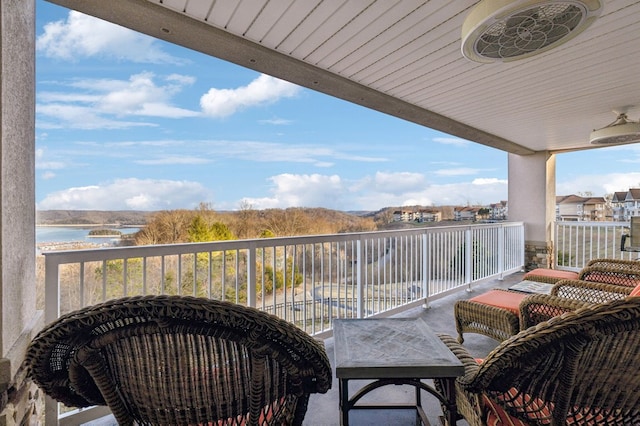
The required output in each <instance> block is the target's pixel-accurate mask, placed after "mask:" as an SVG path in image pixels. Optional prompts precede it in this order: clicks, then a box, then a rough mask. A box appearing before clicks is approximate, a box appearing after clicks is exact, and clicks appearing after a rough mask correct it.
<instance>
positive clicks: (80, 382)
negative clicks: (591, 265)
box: [25, 296, 332, 425]
mask: <svg viewBox="0 0 640 426" xmlns="http://www.w3.org/2000/svg"><path fill="white" fill-rule="evenodd" d="M25 363H26V366H27V368H28V371H30V374H31V375H32V377H33V379H34V381H35V382H36V384H38V385H39V386H40V387H41V388H42V389H43V390H44V392H45V393H47V394H48V395H49V396H51V397H52V398H54V399H56V400H57V401H60V402H62V403H64V404H65V405H67V406H72V407H86V406H91V405H107V406H109V408H110V409H111V411H112V412H113V414H114V416H115V418H116V420H117V421H118V423H119V424H123V425H131V424H133V423H134V422H135V423H136V424H145V425H147V424H149V425H151V424H153V425H169V424H172V425H196V424H205V425H206V424H209V425H212V424H215V425H247V424H250V425H258V424H260V425H266V424H277V425H283V424H287V425H288V424H294V425H300V424H302V420H303V418H304V416H305V413H306V410H307V403H308V400H309V396H310V393H316V392H318V393H325V392H326V391H327V390H328V389H329V388H330V387H331V380H332V371H331V367H330V365H329V360H328V358H327V355H326V352H325V350H324V346H323V345H322V344H321V343H319V342H318V341H316V340H314V339H313V338H311V337H310V336H309V335H308V334H306V333H304V332H303V331H302V330H300V329H299V328H297V327H295V326H294V325H292V324H290V323H288V322H286V321H283V320H281V319H279V318H277V317H275V316H273V315H269V314H267V313H264V312H261V311H259V310H257V309H253V308H248V307H244V306H240V305H237V304H231V303H227V302H220V301H215V300H209V299H204V298H195V297H182V296H141V297H130V298H123V299H117V300H112V301H109V302H105V303H102V304H100V305H96V306H91V307H88V308H85V309H81V310H79V311H76V312H72V313H70V314H67V315H65V316H63V317H61V318H59V319H58V320H57V321H55V322H54V323H52V324H51V325H49V326H47V327H46V328H45V329H44V330H43V331H41V332H40V333H39V334H38V335H37V336H36V337H35V338H34V340H33V341H32V342H31V345H30V347H29V349H28V352H27V356H26V359H25Z"/></svg>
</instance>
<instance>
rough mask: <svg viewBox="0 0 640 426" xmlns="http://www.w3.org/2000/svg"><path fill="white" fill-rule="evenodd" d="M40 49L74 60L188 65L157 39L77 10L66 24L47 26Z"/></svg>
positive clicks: (51, 56) (51, 23)
mask: <svg viewBox="0 0 640 426" xmlns="http://www.w3.org/2000/svg"><path fill="white" fill-rule="evenodd" d="M36 49H37V50H38V51H39V52H42V53H43V54H44V55H45V56H47V57H50V58H57V59H63V60H71V61H75V60H77V59H78V58H80V57H86V58H89V57H101V58H105V59H109V60H114V59H115V60H119V61H120V60H124V61H131V62H137V63H151V64H175V65H182V64H185V63H186V61H184V60H183V59H180V58H176V57H174V56H171V55H170V54H168V53H167V52H165V51H164V50H163V49H162V47H161V46H160V44H159V43H158V41H157V40H155V39H154V38H153V37H149V36H146V35H144V34H140V33H137V32H135V31H132V30H129V29H127V28H124V27H120V26H118V25H115V24H112V23H109V22H106V21H103V20H100V19H97V18H94V17H92V16H88V15H85V14H82V13H80V12H76V11H70V12H69V16H68V17H67V19H66V20H64V21H56V22H49V23H48V24H46V25H45V26H44V32H43V33H42V34H41V35H39V36H38V38H37V40H36Z"/></svg>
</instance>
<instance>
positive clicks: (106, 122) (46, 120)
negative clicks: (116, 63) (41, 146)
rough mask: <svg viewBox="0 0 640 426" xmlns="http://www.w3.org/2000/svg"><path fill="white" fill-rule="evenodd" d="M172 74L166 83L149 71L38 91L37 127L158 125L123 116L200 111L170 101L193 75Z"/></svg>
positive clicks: (172, 115)
mask: <svg viewBox="0 0 640 426" xmlns="http://www.w3.org/2000/svg"><path fill="white" fill-rule="evenodd" d="M182 77H184V78H180V76H178V75H177V74H172V75H171V76H169V77H167V78H166V79H165V81H164V84H162V83H160V84H157V83H156V82H155V80H156V76H155V74H153V73H150V72H143V73H139V74H134V75H132V76H131V77H130V78H129V79H128V80H116V79H82V80H74V81H72V82H71V83H68V86H69V87H70V88H71V90H77V91H76V92H42V93H38V95H37V100H38V104H37V106H36V111H37V113H38V127H41V128H42V127H45V128H47V127H49V128H56V127H57V128H63V127H66V128H76V129H78V128H79V129H122V128H129V127H139V126H157V125H156V124H155V123H149V122H144V121H131V120H123V119H122V118H121V117H123V116H127V115H128V116H140V117H160V118H184V117H195V116H198V115H200V112H199V111H192V110H188V109H184V108H179V107H175V106H173V105H171V99H172V97H173V96H174V95H176V94H177V93H179V92H180V91H182V90H183V88H184V85H185V84H191V83H192V78H191V77H189V76H182Z"/></svg>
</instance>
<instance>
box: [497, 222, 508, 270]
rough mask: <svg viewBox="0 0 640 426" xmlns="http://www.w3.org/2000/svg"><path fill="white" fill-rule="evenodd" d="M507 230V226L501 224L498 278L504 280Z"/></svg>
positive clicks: (499, 230)
mask: <svg viewBox="0 0 640 426" xmlns="http://www.w3.org/2000/svg"><path fill="white" fill-rule="evenodd" d="M505 232H507V228H505V226H504V225H500V227H499V228H498V273H499V277H498V279H499V280H500V281H502V280H503V279H504V250H505V248H504V234H505Z"/></svg>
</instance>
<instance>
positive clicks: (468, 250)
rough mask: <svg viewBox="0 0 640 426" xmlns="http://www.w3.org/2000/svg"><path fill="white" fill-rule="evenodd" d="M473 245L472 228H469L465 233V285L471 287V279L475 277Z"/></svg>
mask: <svg viewBox="0 0 640 426" xmlns="http://www.w3.org/2000/svg"><path fill="white" fill-rule="evenodd" d="M471 244H472V238H471V228H469V227H467V229H465V231H464V246H465V251H464V283H465V284H467V285H469V286H470V285H471V277H472V276H473V275H472V271H471V268H472V267H473V262H472V258H473V256H472V254H473V247H471Z"/></svg>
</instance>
